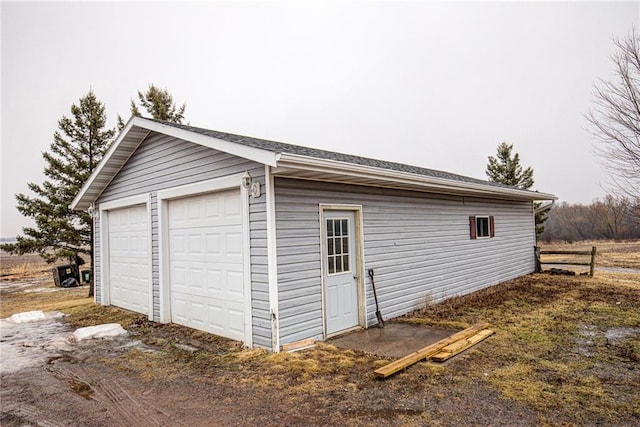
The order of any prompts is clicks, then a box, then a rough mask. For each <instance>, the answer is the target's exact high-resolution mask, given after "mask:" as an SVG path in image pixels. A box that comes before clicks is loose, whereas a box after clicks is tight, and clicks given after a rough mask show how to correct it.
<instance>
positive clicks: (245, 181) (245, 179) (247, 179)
mask: <svg viewBox="0 0 640 427" xmlns="http://www.w3.org/2000/svg"><path fill="white" fill-rule="evenodd" d="M242 186H243V187H244V189H245V190H247V191H248V192H249V195H250V196H251V197H260V194H261V193H260V183H259V182H253V178H252V177H251V175H249V171H244V175H242Z"/></svg>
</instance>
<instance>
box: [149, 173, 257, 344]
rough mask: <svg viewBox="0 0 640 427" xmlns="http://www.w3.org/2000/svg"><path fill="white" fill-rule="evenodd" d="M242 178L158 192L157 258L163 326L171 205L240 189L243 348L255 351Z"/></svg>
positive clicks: (168, 316) (245, 195) (168, 314)
mask: <svg viewBox="0 0 640 427" xmlns="http://www.w3.org/2000/svg"><path fill="white" fill-rule="evenodd" d="M242 176H243V174H241V173H240V174H233V175H229V176H225V177H222V178H214V179H210V180H207V181H200V182H196V183H194V184H187V185H182V186H179V187H173V188H168V189H166V190H161V191H158V193H157V197H158V246H159V248H158V258H159V264H160V269H159V270H160V271H159V278H158V279H159V288H160V292H159V297H160V298H159V305H160V322H162V323H170V322H171V294H170V285H171V276H170V264H169V262H170V260H171V254H170V251H169V221H168V220H169V202H170V201H171V200H174V199H180V198H184V197H191V196H197V195H201V194H208V193H215V192H218V191H225V190H234V189H238V188H239V189H240V199H241V200H240V202H241V203H240V204H241V211H242V214H241V216H242V234H243V236H242V246H243V249H242V262H243V270H244V271H243V281H244V294H245V298H244V304H245V314H244V328H245V329H244V330H245V332H244V340H243V342H244V344H245V345H246V346H247V347H253V324H252V306H251V247H250V244H251V240H250V237H251V236H250V233H249V192H248V191H247V189H245V188H244V187H243V186H242V185H241V183H242Z"/></svg>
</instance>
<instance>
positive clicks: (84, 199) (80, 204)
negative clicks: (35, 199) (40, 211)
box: [70, 117, 277, 210]
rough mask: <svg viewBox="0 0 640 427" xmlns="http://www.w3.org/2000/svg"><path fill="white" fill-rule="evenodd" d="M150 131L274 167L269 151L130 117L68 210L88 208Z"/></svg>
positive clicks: (272, 156) (273, 157)
mask: <svg viewBox="0 0 640 427" xmlns="http://www.w3.org/2000/svg"><path fill="white" fill-rule="evenodd" d="M136 131H142V133H139V132H138V133H136ZM151 132H157V133H161V134H163V135H167V136H172V137H175V138H178V139H182V140H185V141H189V142H192V143H195V144H199V145H202V146H205V147H208V148H212V149H215V150H219V151H223V152H226V153H229V154H233V155H236V156H239V157H242V158H245V159H248V160H253V161H255V162H258V163H262V164H265V165H269V166H276V164H277V154H276V153H274V152H271V151H267V150H261V149H259V148H254V147H248V146H246V145H242V144H238V143H235V142H229V141H224V140H221V139H218V138H214V137H212V136H209V135H204V134H201V133H197V132H192V131H189V130H185V129H180V128H177V127H174V126H170V125H165V124H162V123H159V122H156V121H153V120H148V119H145V118H143V117H132V118H131V119H129V121H128V122H127V124H126V125H125V127H124V128H123V129H122V132H120V135H118V137H117V138H116V140H115V141H114V142H113V144H112V145H111V147H110V148H109V150H108V151H107V153H105V155H104V157H103V158H102V160H101V161H100V163H99V164H98V166H97V167H96V169H95V170H94V172H93V173H92V174H91V176H90V177H89V179H88V180H87V181H86V182H85V184H84V185H83V186H82V188H81V189H80V191H79V192H78V194H77V195H76V197H75V199H73V202H71V205H70V207H71V209H73V210H85V209H87V208H89V206H91V204H92V203H93V202H94V201H95V200H96V199H97V198H98V197H99V196H100V195H101V194H102V192H103V191H104V189H105V188H106V187H107V186H108V185H109V183H110V182H111V181H112V180H113V178H114V177H115V176H116V174H117V173H118V172H119V171H120V169H121V168H122V167H123V166H124V164H125V163H126V161H127V160H128V159H129V157H131V155H132V154H133V153H134V152H135V150H136V149H137V148H138V146H139V145H140V144H141V143H142V141H144V140H145V139H146V138H147V136H148V135H149V134H150V133H151ZM141 136H142V137H141Z"/></svg>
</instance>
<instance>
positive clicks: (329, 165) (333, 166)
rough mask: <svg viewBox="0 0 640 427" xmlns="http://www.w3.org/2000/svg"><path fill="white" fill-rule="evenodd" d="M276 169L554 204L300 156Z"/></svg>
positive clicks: (287, 157)
mask: <svg viewBox="0 0 640 427" xmlns="http://www.w3.org/2000/svg"><path fill="white" fill-rule="evenodd" d="M278 166H279V167H290V168H297V169H303V170H316V171H319V172H328V173H336V174H340V175H348V176H353V177H359V178H369V179H379V180H384V181H389V182H395V183H398V184H403V183H404V184H408V185H416V186H420V187H423V188H424V189H425V190H430V191H434V192H438V191H439V190H440V191H444V192H446V191H447V190H449V191H451V190H456V191H463V192H466V193H469V194H472V195H474V194H475V195H478V196H480V197H489V196H492V197H494V198H495V197H497V196H504V197H508V198H515V199H519V200H532V201H534V200H556V199H557V197H556V196H555V195H553V194H548V193H539V192H536V191H527V190H518V189H513V188H504V187H494V186H489V185H484V184H477V183H472V182H464V181H456V180H451V179H444V178H437V177H431V176H426V175H418V174H413V173H409V172H402V171H395V170H390V169H381V168H376V167H373V166H366V165H359V164H354V163H347V162H340V161H337V160H330V159H318V158H315V157H307V156H300V155H296V154H287V153H283V154H281V155H280V156H279V160H278Z"/></svg>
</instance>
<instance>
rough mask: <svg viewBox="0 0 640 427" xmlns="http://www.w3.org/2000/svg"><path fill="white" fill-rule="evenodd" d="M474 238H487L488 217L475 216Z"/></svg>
mask: <svg viewBox="0 0 640 427" xmlns="http://www.w3.org/2000/svg"><path fill="white" fill-rule="evenodd" d="M476 237H477V238H480V237H489V217H488V216H477V217H476Z"/></svg>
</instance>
